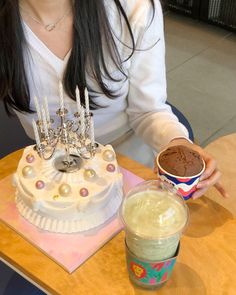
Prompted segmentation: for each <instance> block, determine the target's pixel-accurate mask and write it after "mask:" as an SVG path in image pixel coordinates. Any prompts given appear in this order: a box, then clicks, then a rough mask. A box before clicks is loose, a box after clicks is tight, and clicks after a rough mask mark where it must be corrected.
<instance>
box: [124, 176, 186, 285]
mask: <svg viewBox="0 0 236 295" xmlns="http://www.w3.org/2000/svg"><path fill="white" fill-rule="evenodd" d="M120 214H121V218H122V221H123V223H124V225H125V233H126V235H125V241H126V257H127V268H128V272H129V276H130V279H131V281H132V282H134V283H135V284H137V285H139V286H141V287H144V288H152V289H153V288H157V287H160V286H161V285H162V284H164V283H165V282H166V281H167V280H168V279H169V277H170V275H171V272H172V270H173V267H174V264H175V261H176V257H177V255H178V248H179V243H180V238H181V235H182V232H183V230H184V229H185V227H186V225H187V222H188V218H189V213H188V208H187V206H186V204H185V202H184V200H183V198H182V197H181V196H179V195H177V194H176V193H175V192H172V191H170V190H168V189H167V188H166V187H165V185H164V184H163V183H162V182H160V181H158V180H153V181H146V182H143V183H141V184H139V185H137V186H136V187H134V188H133V189H132V190H131V191H130V192H129V193H128V195H127V197H126V198H125V199H124V200H123V203H122V206H121V211H120Z"/></svg>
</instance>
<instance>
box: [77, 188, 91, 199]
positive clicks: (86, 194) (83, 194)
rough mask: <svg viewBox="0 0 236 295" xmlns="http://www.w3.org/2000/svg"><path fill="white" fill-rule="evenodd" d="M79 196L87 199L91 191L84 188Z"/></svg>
mask: <svg viewBox="0 0 236 295" xmlns="http://www.w3.org/2000/svg"><path fill="white" fill-rule="evenodd" d="M79 194H80V195H81V197H87V196H88V194H89V191H88V190H87V189H86V188H85V187H83V188H81V190H80V191H79Z"/></svg>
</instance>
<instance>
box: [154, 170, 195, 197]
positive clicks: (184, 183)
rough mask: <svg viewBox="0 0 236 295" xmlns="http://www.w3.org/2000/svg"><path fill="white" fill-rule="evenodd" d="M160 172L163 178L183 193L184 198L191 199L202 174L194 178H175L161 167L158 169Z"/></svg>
mask: <svg viewBox="0 0 236 295" xmlns="http://www.w3.org/2000/svg"><path fill="white" fill-rule="evenodd" d="M158 172H159V176H160V178H161V180H162V181H164V182H167V183H168V184H171V185H173V186H174V187H175V188H176V189H177V191H178V193H179V194H181V195H182V197H183V198H184V200H188V199H190V198H191V196H192V195H193V193H194V192H195V191H196V188H197V184H198V182H199V178H200V176H197V177H193V178H175V177H172V176H170V175H168V174H166V173H165V172H164V171H162V170H161V169H160V168H159V169H158Z"/></svg>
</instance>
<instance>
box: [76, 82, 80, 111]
mask: <svg viewBox="0 0 236 295" xmlns="http://www.w3.org/2000/svg"><path fill="white" fill-rule="evenodd" d="M75 96H76V103H77V111H78V113H80V109H81V102H80V91H79V87H78V86H76V89H75Z"/></svg>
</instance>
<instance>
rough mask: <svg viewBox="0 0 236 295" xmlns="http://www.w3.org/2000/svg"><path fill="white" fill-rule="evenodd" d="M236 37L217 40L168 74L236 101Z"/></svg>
mask: <svg viewBox="0 0 236 295" xmlns="http://www.w3.org/2000/svg"><path fill="white" fill-rule="evenodd" d="M235 57H236V38H234V37H232V36H231V37H230V38H226V39H224V40H223V41H222V42H220V43H217V45H216V46H215V47H212V48H209V49H207V50H205V51H204V52H202V53H201V54H199V55H198V56H196V57H194V58H192V59H191V60H190V61H188V62H186V63H185V64H183V65H182V66H180V67H178V68H177V69H176V70H174V71H171V72H170V73H168V76H169V77H170V78H172V79H173V80H175V81H176V82H179V83H182V84H183V83H184V84H185V85H189V86H191V87H192V88H194V89H197V90H199V91H201V92H203V93H207V94H210V95H216V96H218V97H221V99H222V103H224V101H226V100H228V101H233V102H234V103H235V102H236V99H235V93H236V83H235V77H236V58H235Z"/></svg>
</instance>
